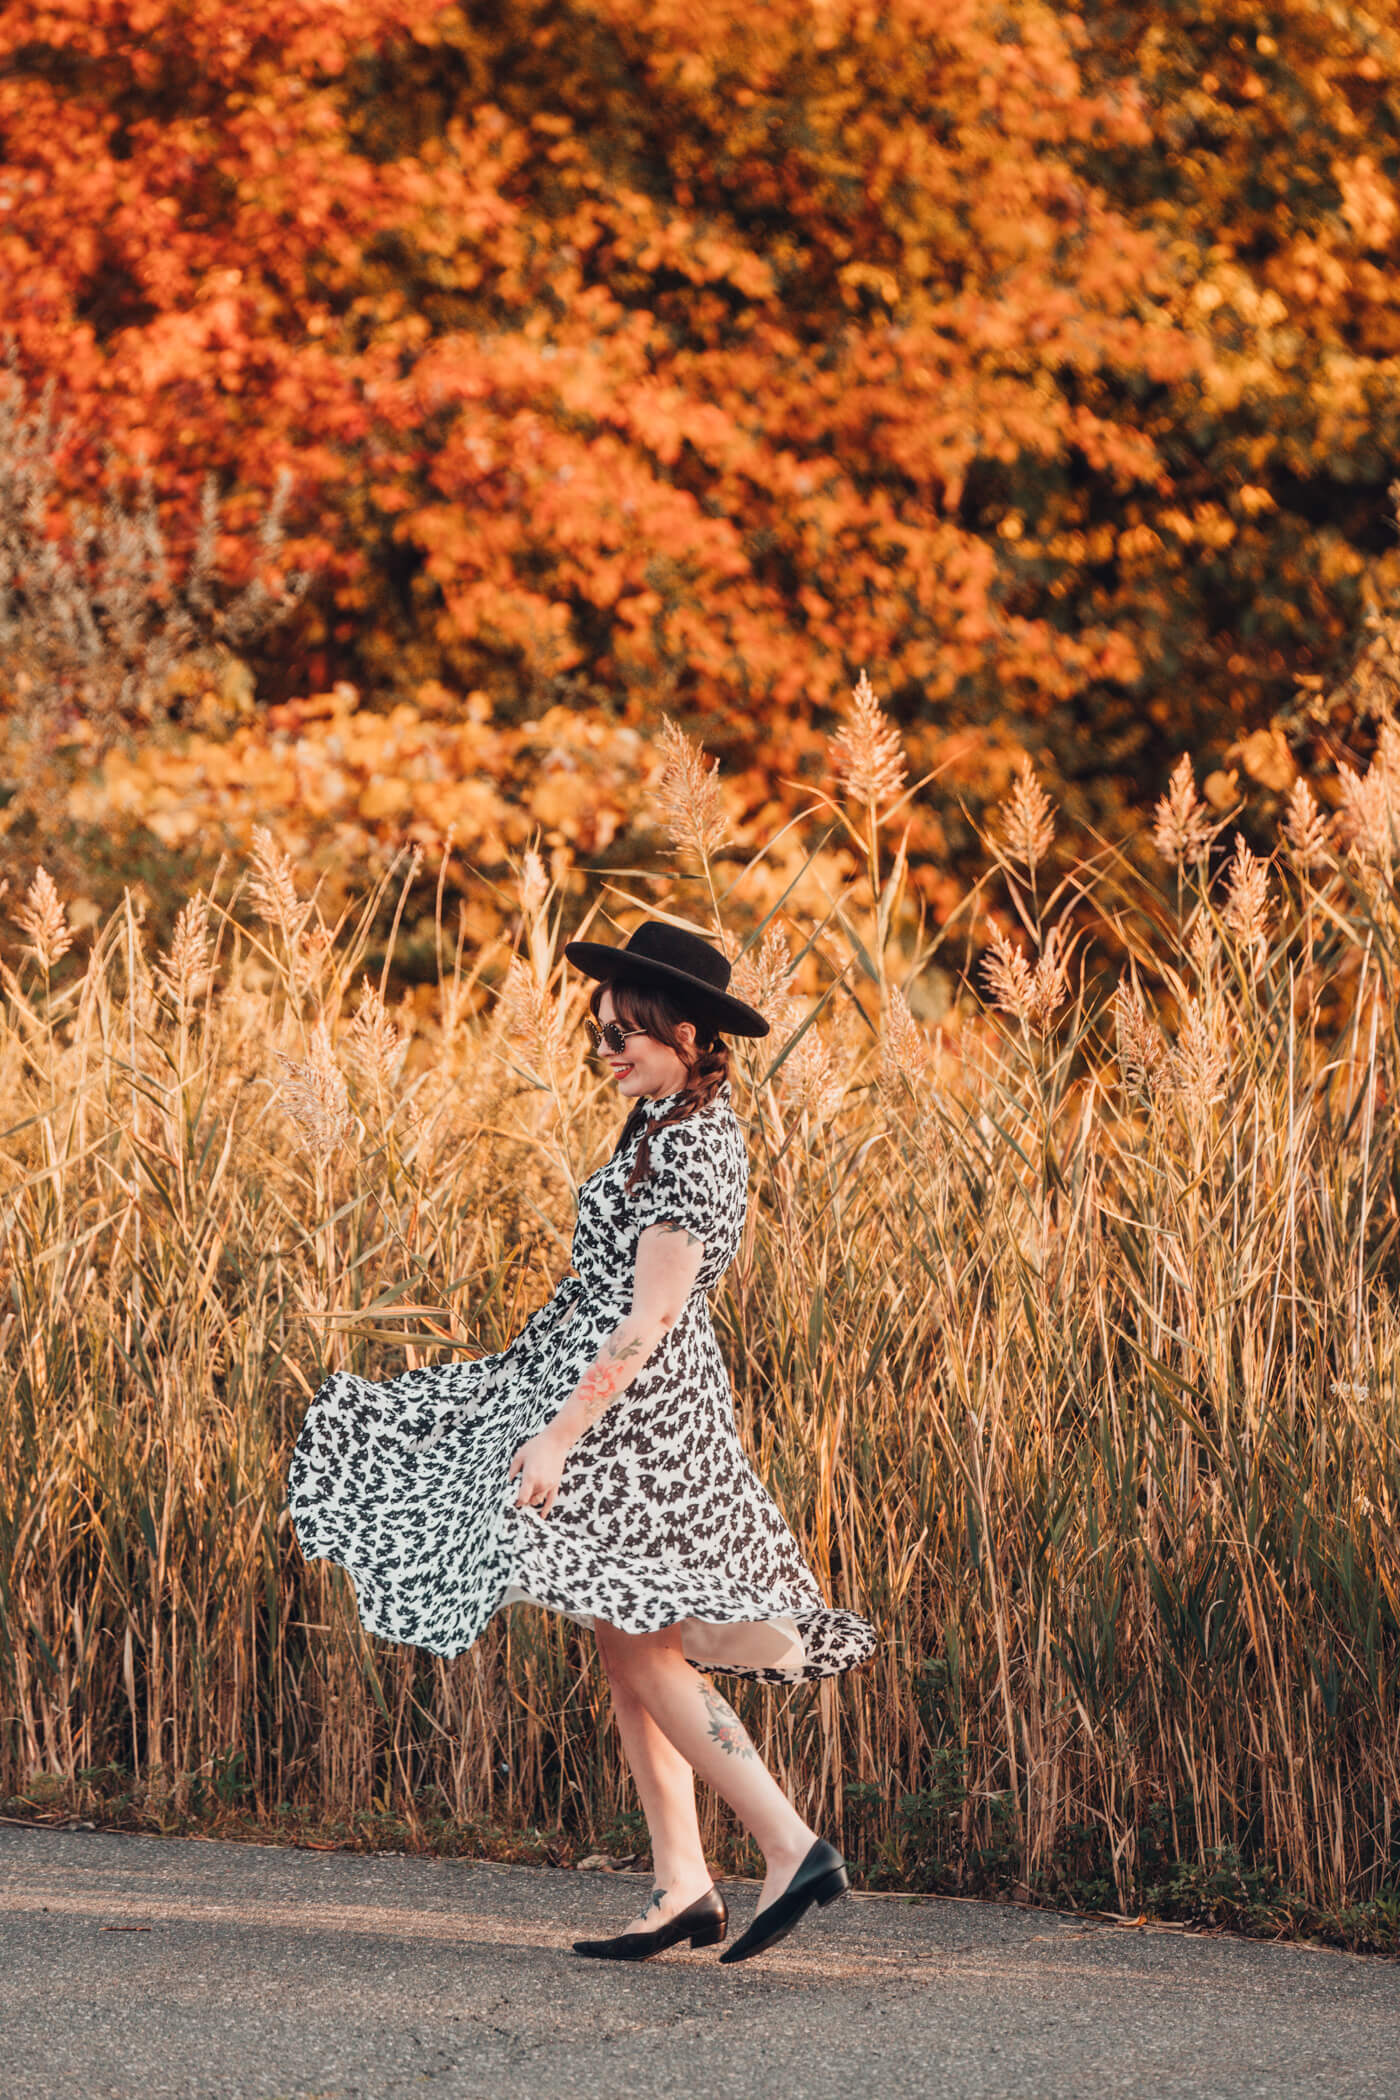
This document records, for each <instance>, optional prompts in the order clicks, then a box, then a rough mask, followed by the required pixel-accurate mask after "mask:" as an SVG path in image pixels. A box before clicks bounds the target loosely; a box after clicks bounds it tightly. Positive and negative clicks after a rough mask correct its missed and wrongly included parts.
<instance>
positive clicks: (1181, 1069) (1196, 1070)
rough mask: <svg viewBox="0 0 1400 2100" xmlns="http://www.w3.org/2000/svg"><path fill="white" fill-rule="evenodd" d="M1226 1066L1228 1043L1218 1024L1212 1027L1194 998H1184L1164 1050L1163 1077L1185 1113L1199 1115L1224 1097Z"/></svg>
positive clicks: (1228, 1060)
mask: <svg viewBox="0 0 1400 2100" xmlns="http://www.w3.org/2000/svg"><path fill="white" fill-rule="evenodd" d="M1229 1069H1230V1051H1229V1046H1228V1044H1227V1043H1226V1041H1225V1039H1224V1035H1223V1033H1222V1032H1221V1030H1220V1028H1219V1026H1218V1025H1217V1026H1212V1024H1211V1022H1210V1021H1209V1020H1208V1019H1207V1017H1206V1015H1205V1013H1204V1012H1203V1011H1202V1008H1201V1003H1200V1001H1199V1000H1198V999H1194V998H1192V999H1188V1000H1187V1002H1186V1015H1185V1018H1184V1020H1183V1021H1182V1024H1181V1027H1180V1029H1179V1031H1178V1033H1177V1039H1176V1041H1175V1042H1174V1043H1173V1045H1172V1047H1171V1049H1170V1051H1169V1052H1168V1053H1167V1066H1166V1070H1167V1077H1168V1082H1169V1084H1170V1085H1171V1087H1172V1089H1173V1091H1174V1092H1175V1093H1176V1095H1177V1096H1178V1098H1179V1099H1180V1101H1181V1103H1182V1106H1183V1107H1184V1108H1185V1109H1186V1111H1187V1113H1188V1115H1191V1116H1198V1115H1202V1114H1203V1113H1204V1112H1205V1110H1206V1109H1207V1108H1209V1107H1211V1106H1212V1105H1213V1103H1215V1102H1217V1101H1223V1100H1224V1098H1225V1090H1224V1084H1223V1082H1224V1079H1225V1075H1226V1073H1227V1072H1228V1071H1229Z"/></svg>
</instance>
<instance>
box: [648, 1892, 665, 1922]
mask: <svg viewBox="0 0 1400 2100" xmlns="http://www.w3.org/2000/svg"><path fill="white" fill-rule="evenodd" d="M665 1901H666V1891H665V1889H653V1890H652V1892H651V1894H650V1896H648V1898H647V1900H646V1904H645V1906H644V1907H643V1910H642V1916H643V1917H646V1916H647V1914H648V1912H650V1911H653V1910H660V1908H661V1906H662V1904H663V1903H664V1902H665Z"/></svg>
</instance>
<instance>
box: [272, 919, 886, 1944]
mask: <svg viewBox="0 0 1400 2100" xmlns="http://www.w3.org/2000/svg"><path fill="white" fill-rule="evenodd" d="M564 953H565V955H566V956H567V957H568V958H569V960H570V961H571V962H572V963H574V964H576V965H577V967H578V968H580V969H581V970H583V971H584V972H585V973H586V974H587V975H588V976H590V977H594V978H597V979H598V980H599V983H598V985H597V988H596V989H595V991H594V992H593V994H592V997H591V999H590V1001H589V1006H590V1010H591V1012H592V1013H593V1014H594V1015H595V1016H596V1017H597V1022H600V1023H601V1027H600V1026H598V1025H596V1023H594V1022H590V1023H588V1024H586V1025H587V1026H588V1027H589V1029H590V1033H591V1035H592V1037H593V1039H594V1047H595V1049H599V1050H600V1051H601V1050H602V1048H603V1047H604V1046H605V1047H606V1054H607V1058H608V1063H609V1067H610V1070H611V1072H612V1076H613V1080H614V1083H615V1085H616V1087H617V1090H618V1092H619V1093H620V1094H622V1095H623V1096H624V1097H626V1098H627V1099H628V1100H630V1101H631V1102H632V1103H633V1107H632V1110H631V1113H630V1114H629V1116H628V1118H627V1121H626V1123H625V1125H624V1126H623V1130H622V1135H621V1137H620V1138H619V1141H618V1144H617V1147H616V1150H615V1151H614V1152H613V1155H612V1157H611V1158H610V1159H609V1160H607V1161H606V1163H605V1164H604V1165H603V1166H601V1167H600V1168H599V1169H598V1171H597V1172H596V1173H595V1174H592V1175H590V1176H589V1178H588V1180H587V1181H585V1182H584V1183H583V1185H582V1187H581V1188H580V1190H579V1200H578V1222H577V1225H576V1227H575V1231H574V1237H573V1250H572V1252H573V1260H574V1262H575V1264H576V1268H577V1274H573V1275H568V1276H565V1277H564V1278H563V1280H562V1282H561V1283H560V1284H559V1286H558V1288H557V1289H556V1290H555V1292H554V1294H553V1296H552V1297H551V1298H549V1299H548V1300H547V1302H546V1303H545V1304H544V1305H542V1306H541V1307H540V1309H539V1310H538V1311H537V1312H535V1313H533V1314H531V1316H530V1318H529V1319H528V1320H527V1321H526V1323H525V1325H524V1327H523V1328H522V1329H521V1331H520V1333H519V1334H518V1335H517V1336H516V1338H515V1340H514V1341H513V1342H511V1344H510V1345H509V1347H508V1348H506V1349H504V1350H502V1351H501V1352H500V1353H499V1354H497V1355H492V1356H483V1357H478V1358H476V1359H475V1360H474V1361H472V1362H465V1363H456V1364H445V1365H440V1366H436V1367H434V1368H431V1369H426V1370H419V1371H406V1372H404V1373H403V1375H402V1376H401V1377H398V1378H395V1379H392V1380H390V1381H389V1382H388V1383H387V1384H383V1385H376V1384H372V1383H370V1382H369V1381H368V1380H366V1379H363V1378H355V1377H352V1376H351V1375H350V1374H349V1373H347V1372H336V1373H334V1374H333V1375H332V1376H331V1377H330V1378H329V1379H327V1381H326V1383H325V1384H324V1385H323V1386H322V1387H321V1389H320V1391H319V1392H318V1393H317V1395H316V1397H315V1399H314V1400H313V1402H312V1404H311V1407H310V1409H309V1410H308V1413H307V1417H306V1421H305V1423H304V1424H303V1426H302V1431H301V1435H300V1437H299V1438H298V1440H297V1446H296V1450H295V1452H294V1454H293V1458H292V1464H291V1470H290V1475H289V1481H288V1488H289V1503H290V1508H291V1513H292V1517H293V1520H294V1523H295V1525H296V1531H297V1537H298V1541H299V1543H300V1545H301V1548H302V1551H303V1552H304V1553H305V1554H306V1556H307V1557H308V1558H309V1559H314V1558H329V1559H332V1560H336V1561H339V1562H340V1563H341V1564H342V1565H343V1566H345V1567H346V1568H348V1569H349V1570H350V1572H351V1574H352V1575H353V1576H354V1579H355V1585H356V1591H357V1601H358V1605H359V1612H360V1617H361V1620H362V1621H363V1623H364V1625H365V1626H366V1627H367V1628H368V1629H369V1630H370V1631H371V1632H373V1633H379V1634H382V1635H385V1636H386V1637H387V1638H388V1639H390V1640H397V1641H412V1642H414V1643H416V1644H417V1645H419V1646H420V1647H426V1648H430V1649H432V1650H434V1651H435V1652H436V1653H437V1654H439V1655H457V1654H460V1653H461V1651H462V1650H463V1649H464V1648H467V1647H469V1646H470V1645H471V1643H472V1642H473V1641H474V1640H475V1639H476V1638H477V1635H478V1634H479V1633H480V1632H481V1629H482V1627H483V1626H484V1625H485V1623H486V1621H487V1619H488V1618H489V1617H490V1616H491V1614H492V1613H493V1612H495V1611H498V1610H499V1609H501V1608H502V1606H504V1605H507V1604H512V1603H533V1604H540V1605H543V1606H545V1607H546V1608H547V1609H549V1610H551V1611H557V1612H562V1613H563V1614H564V1615H565V1616H566V1617H568V1618H571V1619H575V1620H577V1621H578V1622H579V1623H580V1624H581V1625H584V1626H591V1627H592V1628H593V1632H594V1637H595V1639H596V1640H597V1643H598V1648H599V1652H600V1654H601V1656H602V1659H603V1665H604V1668H605V1669H606V1671H607V1675H608V1681H609V1684H610V1686H611V1689H612V1696H613V1705H614V1712H615V1715H616V1719H617V1726H618V1732H619V1734H620V1736H621V1738H622V1743H623V1748H624V1749H625V1751H626V1753H627V1759H628V1762H629V1764H630V1766H631V1768H632V1773H633V1777H634V1779H635V1781H636V1785H637V1791H638V1794H639V1796H640V1798H641V1802H642V1807H643V1810H644V1811H645V1814H646V1819H647V1827H648V1830H649V1831H650V1833H651V1841H652V1866H653V1881H654V1883H655V1886H654V1887H653V1889H652V1891H651V1895H650V1897H649V1898H648V1900H647V1902H646V1904H645V1905H644V1906H643V1907H642V1909H641V1911H640V1913H639V1914H638V1915H637V1916H636V1917H635V1918H633V1919H632V1920H631V1921H630V1923H629V1924H628V1926H627V1927H626V1929H625V1930H624V1931H623V1932H622V1933H620V1934H619V1935H617V1936H616V1937H614V1938H612V1939H606V1940H579V1941H576V1942H575V1951H576V1952H577V1953H579V1954H585V1955H594V1956H599V1957H602V1958H604V1959H612V1960H620V1961H635V1960H642V1959H645V1958H646V1957H647V1956H648V1955H651V1954H656V1953H659V1952H660V1951H661V1949H662V1948H663V1947H669V1946H673V1945H675V1944H676V1943H678V1942H679V1941H682V1940H688V1941H689V1943H690V1945H691V1946H692V1947H699V1946H712V1945H715V1944H716V1943H718V1942H719V1941H720V1940H722V1939H723V1938H724V1935H725V1931H726V1929H727V1923H728V1913H727V1911H726V1908H725V1903H724V1899H723V1897H722V1896H721V1895H720V1892H719V1890H718V1889H717V1888H716V1887H715V1886H714V1883H713V1881H712V1879H711V1876H710V1872H709V1869H708V1868H707V1867H706V1865H705V1856H704V1851H703V1849H702V1846H701V1842H700V1830H699V1825H698V1822H697V1820H696V1813H695V1774H696V1773H697V1772H698V1773H699V1774H700V1776H701V1777H702V1778H703V1779H706V1780H708V1781H709V1783H710V1784H711V1785H712V1786H714V1787H716V1788H717V1789H718V1791H719V1792H720V1794H722V1795H723V1797H724V1799H725V1800H726V1801H727V1802H728V1803H729V1804H730V1806H731V1807H732V1808H733V1810H734V1812H735V1814H736V1815H737V1816H738V1817H739V1819H740V1821H741V1822H742V1823H743V1824H744V1826H745V1828H746V1829H747V1830H748V1831H749V1832H750V1834H751V1835H752V1837H753V1838H754V1840H755V1842H756V1843H757V1845H758V1846H759V1848H760V1850H761V1851H762V1853H763V1856H764V1861H765V1865H766V1869H767V1872H766V1878H765V1880H764V1884H763V1888H762V1891H761V1893H760V1897H759V1906H758V1911H757V1914H756V1916H755V1918H754V1921H753V1923H752V1924H751V1925H750V1927H749V1929H748V1931H747V1932H745V1933H744V1934H743V1935H742V1937H741V1938H740V1939H739V1940H738V1941H737V1942H736V1943H735V1944H734V1945H732V1946H730V1947H727V1948H726V1949H725V1951H724V1953H723V1954H722V1955H721V1956H720V1960H721V1961H742V1960H745V1959H747V1958H748V1957H749V1956H750V1955H753V1954H757V1953H759V1952H760V1951H761V1950H762V1949H763V1948H764V1947H767V1946H771V1945H772V1944H773V1943H774V1942H775V1941H776V1940H779V1939H781V1938H783V1937H784V1936H785V1935H786V1934H787V1933H788V1932H790V1931H791V1930H792V1928H793V1926H794V1925H795V1924H796V1923H797V1922H798V1920H799V1919H800V1918H801V1917H802V1916H803V1915H804V1913H805V1912H806V1911H807V1910H809V1909H810V1908H811V1907H812V1905H813V1904H825V1903H830V1902H832V1901H834V1900H835V1898H836V1897H837V1896H839V1895H841V1894H842V1893H843V1891H844V1890H845V1889H846V1887H847V1885H848V1883H847V1875H846V1869H845V1864H844V1862H843V1860H842V1858H841V1855H840V1853H839V1852H838V1851H837V1850H836V1849H835V1847H834V1846H832V1845H829V1844H827V1843H826V1841H825V1840H824V1839H822V1838H821V1837H819V1836H818V1835H817V1833H816V1832H815V1831H813V1830H811V1829H809V1827H808V1826H807V1824H806V1823H804V1822H803V1820H802V1818H801V1817H800V1816H799V1815H798V1813H797V1811H796V1809H795V1808H794V1807H793V1806H792V1803H791V1802H790V1801H789V1800H788V1798H787V1796H786V1795H785V1794H784V1793H783V1791H782V1789H781V1788H780V1787H779V1786H778V1784H777V1782H776V1780H775V1779H774V1778H773V1777H772V1775H771V1773H770V1772H769V1771H768V1770H767V1768H766V1767H765V1766H764V1764H763V1762H762V1760H761V1759H760V1758H759V1756H758V1754H757V1752H756V1751H755V1749H754V1746H753V1743H752V1742H751V1740H750V1738H749V1736H748V1734H747V1732H746V1730H745V1729H744V1727H743V1725H742V1724H741V1722H740V1721H739V1718H738V1716H737V1715H736V1714H735V1712H734V1710H733V1708H732V1707H730V1706H729V1705H728V1704H727V1702H726V1701H725V1700H724V1699H722V1698H721V1697H720V1695H719V1693H718V1692H717V1691H716V1690H715V1688H714V1686H713V1684H711V1683H710V1681H709V1679H708V1677H707V1676H706V1675H705V1672H706V1671H716V1670H719V1671H724V1672H726V1673H727V1674H729V1675H732V1676H737V1677H750V1678H761V1679H764V1680H766V1681H768V1682H770V1683H775V1684H794V1683H798V1682H800V1681H802V1680H803V1679H806V1678H812V1677H823V1676H830V1675H832V1674H834V1673H835V1672H837V1671H841V1670H847V1669H850V1668H852V1667H853V1666H854V1665H856V1664H857V1663H861V1662H864V1661H865V1660H866V1658H867V1657H868V1656H869V1654H870V1653H871V1650H872V1649H873V1647H874V1645H875V1633H874V1629H873V1627H871V1626H870V1625H869V1624H868V1622H867V1621H866V1620H864V1619H862V1618H858V1617H857V1616H856V1615H855V1614H854V1613H852V1612H844V1611H833V1610H831V1609H830V1608H829V1607H828V1606H827V1604H826V1602H825V1599H824V1598H823V1597H822V1594H821V1591H820V1590H819V1589H818V1587H817V1584H816V1581H815V1580H814V1578H813V1576H812V1574H811V1571H810V1570H809V1568H808V1567H807V1565H806V1563H805V1561H804V1560H803V1558H802V1554H801V1551H800V1549H799V1547H798V1544H797V1541H796V1539H795V1538H794V1537H793V1535H792V1533H791V1531H790V1530H789V1529H788V1527H787V1525H786V1524H785V1523H784V1521H783V1518H782V1516H781V1515H780V1514H779V1511H778V1509H777V1507H776V1505H775V1504H774V1502H773V1501H772V1499H771V1497H770V1496H769V1495H768V1493H767V1491H766V1490H765V1489H764V1488H763V1486H762V1485H761V1483H760V1482H759V1480H758V1478H757V1476H756V1475H755V1473H754V1471H753V1469H752V1467H751V1466H750V1465H749V1463H748V1460H747V1459H746V1458H745V1456H744V1453H743V1450H742V1447H741V1446H740V1444H739V1440H738V1436H737V1433H736V1430H735V1425H734V1408H733V1399H732V1395H731V1391H730V1385H729V1378H728V1374H727V1372H726V1370H725V1367H724V1361H723V1358H722V1357H721V1355H720V1353H719V1347H718V1344H717V1342H716V1339H715V1333H714V1328H713V1326H712V1325H711V1321H710V1308H709V1298H708V1294H709V1293H710V1292H711V1291H712V1290H713V1289H714V1288H715V1286H716V1285H717V1284H718V1282H719V1280H720V1278H721V1277H722V1276H723V1274H724V1271H725V1270H726V1269H727V1268H728V1266H729V1264H730V1262H731V1261H732V1260H733V1258H734V1255H735V1252H736V1251H737V1248H738V1244H739V1237H740V1233H741V1231H742V1228H743V1223H744V1212H745V1206H746V1192H747V1181H748V1161H747V1158H746V1155H745V1151H744V1144H743V1138H742V1134H741V1132H740V1128H739V1123H738V1120H737V1118H736V1117H735V1114H734V1111H733V1109H732V1107H731V1105H730V1083H729V1051H728V1047H727V1045H726V1044H725V1043H724V1042H723V1041H722V1040H721V1031H722V1030H727V1031H728V1032H729V1033H730V1034H735V1035H751V1036H761V1035H766V1034H767V1033H768V1024H767V1022H766V1021H765V1020H764V1019H763V1017H762V1015H761V1014H759V1013H758V1012H757V1011H756V1010H755V1009H754V1008H753V1007H751V1006H747V1005H745V1003H744V1002H743V1001H742V1000H740V999H736V998H734V997H732V996H731V995H730V994H729V992H728V991H727V990H726V986H727V985H728V982H729V962H728V959H727V957H726V956H725V955H724V954H723V953H722V952H721V951H720V950H719V949H718V948H716V947H714V946H713V945H712V944H711V943H710V942H708V941H705V940H702V939H701V938H700V937H699V936H698V935H696V934H691V933H687V932H685V931H683V930H681V929H678V928H675V927H671V926H667V925H664V924H662V923H661V922H659V921H652V922H649V923H647V924H644V925H642V926H639V927H638V928H636V930H635V931H634V932H633V933H632V935H631V937H630V938H629V940H628V942H627V944H626V946H625V947H623V948H611V947H607V946H604V945H603V944H602V943H600V942H597V941H570V942H569V943H568V944H567V945H566V947H565V949H564Z"/></svg>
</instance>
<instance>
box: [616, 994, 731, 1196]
mask: <svg viewBox="0 0 1400 2100" xmlns="http://www.w3.org/2000/svg"><path fill="white" fill-rule="evenodd" d="M609 987H611V990H612V995H613V1010H614V1012H615V1013H616V1015H617V1018H618V1019H619V1021H620V1022H621V1023H622V1025H623V1027H624V1028H644V1029H645V1030H646V1032H647V1034H648V1035H650V1036H655V1038H656V1040H657V1042H658V1043H667V1044H669V1045H670V1047H671V1049H673V1050H674V1051H675V1053H676V1055H677V1056H678V1057H680V1058H682V1059H684V1057H685V1055H686V1051H685V1048H684V1045H683V1044H682V1041H681V1038H680V1035H679V1033H678V1026H679V1023H680V1022H682V1021H690V1022H692V1023H693V1024H694V1028H695V1049H694V1051H693V1053H692V1054H691V1058H690V1063H689V1065H688V1067H687V1069H686V1076H685V1081H684V1084H683V1086H682V1088H681V1092H680V1095H679V1097H678V1098H677V1099H676V1100H675V1101H674V1102H673V1103H672V1104H671V1106H670V1108H668V1109H667V1111H666V1113H665V1115H664V1116H656V1117H654V1118H653V1117H651V1116H649V1115H648V1114H647V1112H646V1104H645V1102H643V1101H639V1102H637V1104H636V1106H635V1107H634V1108H633V1109H632V1111H631V1113H630V1114H629V1116H628V1118H627V1121H626V1122H625V1123H624V1124H623V1126H622V1134H621V1136H620V1137H619V1138H618V1141H617V1144H616V1147H615V1148H614V1152H613V1157H614V1158H616V1156H617V1154H618V1153H619V1152H621V1151H622V1149H623V1147H624V1146H625V1145H627V1144H630V1142H631V1140H632V1139H633V1137H634V1136H635V1135H636V1134H637V1132H638V1131H640V1132H641V1134H642V1141H641V1143H640V1145H638V1147H637V1156H636V1158H635V1159H634V1160H633V1162H632V1165H631V1168H630V1169H629V1171H628V1175H627V1179H626V1181H625V1183H624V1184H623V1185H624V1187H625V1188H626V1189H627V1190H628V1191H629V1192H630V1191H631V1190H632V1189H634V1188H635V1187H636V1185H637V1183H638V1182H639V1181H645V1180H646V1179H647V1178H648V1176H649V1175H650V1173H651V1161H650V1149H651V1137H652V1133H653V1131H657V1130H664V1129H665V1127H666V1125H667V1124H668V1123H681V1122H684V1120H685V1118H686V1117H687V1116H693V1115H695V1114H696V1112H697V1111H698V1110H699V1109H702V1108H707V1107H708V1106H709V1104H710V1102H711V1101H713V1100H714V1098H715V1095H716V1094H717V1093H718V1092H719V1090H720V1088H721V1087H722V1086H723V1085H724V1083H725V1081H726V1080H727V1079H728V1078H729V1045H728V1043H726V1042H725V1040H724V1038H723V1037H722V1036H721V1035H720V1034H719V1032H718V1030H717V1029H716V1027H715V1024H714V1022H713V1021H712V1020H710V1019H708V1018H707V1017H706V1015H705V1013H704V1011H703V1009H702V1008H701V1006H700V1004H699V1002H698V1001H692V1000H689V999H687V998H686V996H685V994H684V993H683V992H681V991H679V990H677V991H676V992H671V991H669V990H663V989H662V987H661V986H660V985H658V984H657V982H656V980H655V979H654V978H648V979H645V980H644V979H641V978H629V977H628V976H627V975H626V973H625V972H624V971H619V972H618V974H617V975H616V976H615V977H612V978H609V979H608V980H607V981H606V982H600V983H598V984H596V985H595V986H594V988H593V990H592V992H591V993H590V994H589V998H588V1008H589V1012H590V1013H591V1014H592V1015H593V1017H594V1019H595V1020H596V1019H597V1017H598V1008H599V1006H600V1005H601V1003H602V998H603V993H604V992H605V991H607V990H608V989H609Z"/></svg>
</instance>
